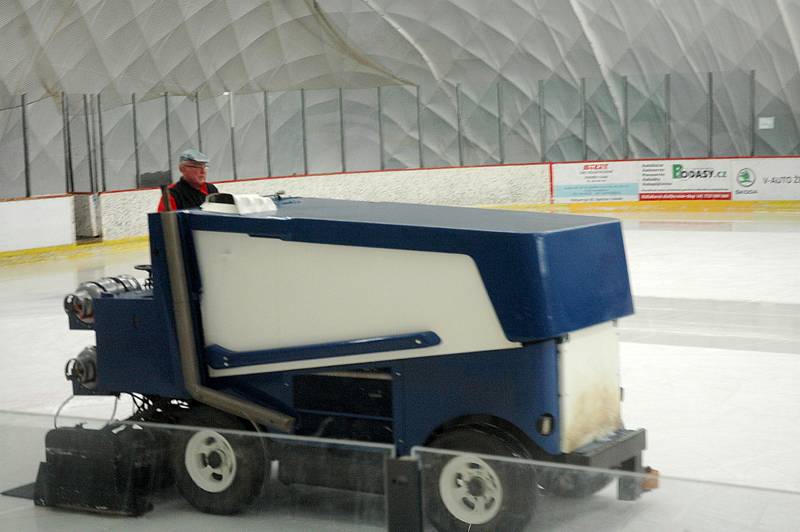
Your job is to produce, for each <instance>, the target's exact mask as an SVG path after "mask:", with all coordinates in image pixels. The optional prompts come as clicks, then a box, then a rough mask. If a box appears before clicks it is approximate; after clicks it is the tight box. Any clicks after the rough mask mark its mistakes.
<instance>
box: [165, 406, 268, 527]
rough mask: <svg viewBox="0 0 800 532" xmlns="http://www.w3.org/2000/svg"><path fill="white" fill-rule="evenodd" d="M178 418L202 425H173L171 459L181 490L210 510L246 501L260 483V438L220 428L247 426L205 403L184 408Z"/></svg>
mask: <svg viewBox="0 0 800 532" xmlns="http://www.w3.org/2000/svg"><path fill="white" fill-rule="evenodd" d="M181 424H183V425H191V426H196V427H207V428H202V429H200V430H179V431H176V437H175V438H174V445H173V450H172V463H173V469H174V472H175V483H176V485H177V487H178V490H179V491H180V492H181V495H183V497H184V498H185V499H186V500H187V501H188V502H189V503H190V504H191V505H192V506H194V507H195V508H197V509H198V510H200V511H202V512H206V513H211V514H219V515H230V514H235V513H239V512H241V511H242V510H244V509H245V508H247V507H248V506H250V504H252V503H253V501H254V500H255V499H256V498H257V497H258V496H259V495H260V494H261V488H262V486H263V484H264V475H265V464H266V457H265V453H264V449H263V448H262V445H261V441H260V439H259V438H256V437H248V436H243V435H237V434H231V433H230V432H227V431H225V430H220V429H233V430H246V429H247V428H248V427H247V426H246V425H245V423H244V422H243V421H241V420H239V419H238V418H235V417H233V416H229V415H227V414H224V413H222V412H219V411H216V410H213V409H211V408H205V407H199V408H195V409H193V410H190V411H189V412H188V413H187V414H186V415H185V416H184V417H182V419H181Z"/></svg>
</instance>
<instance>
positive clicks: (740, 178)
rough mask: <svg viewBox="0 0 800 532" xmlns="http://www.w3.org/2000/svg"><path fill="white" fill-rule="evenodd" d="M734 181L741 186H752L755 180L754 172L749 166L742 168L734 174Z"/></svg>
mask: <svg viewBox="0 0 800 532" xmlns="http://www.w3.org/2000/svg"><path fill="white" fill-rule="evenodd" d="M736 182H737V183H739V186H741V187H752V186H753V183H755V182H756V173H755V172H753V171H752V170H751V169H749V168H742V169H741V170H739V172H738V173H737V174H736Z"/></svg>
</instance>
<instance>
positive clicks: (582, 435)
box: [37, 194, 645, 531]
mask: <svg viewBox="0 0 800 532" xmlns="http://www.w3.org/2000/svg"><path fill="white" fill-rule="evenodd" d="M149 226H150V251H151V259H152V265H151V266H145V267H144V268H145V269H147V270H149V271H150V277H149V278H148V279H147V281H144V282H139V281H137V280H136V279H135V278H134V277H131V276H120V277H115V278H104V279H101V280H98V281H96V282H93V283H83V284H82V285H81V286H80V287H79V289H78V290H77V291H76V292H74V293H72V294H70V295H69V296H67V298H66V300H65V307H66V310H67V313H68V315H69V319H70V324H71V326H72V328H76V329H86V328H90V329H94V331H95V334H96V340H97V345H96V347H90V348H87V349H85V350H84V351H83V352H82V353H81V354H80V355H79V356H78V357H77V358H75V359H73V360H72V361H71V362H70V363H69V364H68V367H67V375H68V378H70V379H71V380H73V381H74V382H73V386H74V390H75V393H76V394H101V395H118V394H123V393H128V394H133V395H134V397H136V398H137V404H138V405H139V406H140V408H139V411H138V412H136V414H135V415H134V417H133V418H132V419H133V420H135V421H141V422H144V421H153V422H158V423H169V424H176V425H186V426H193V427H197V426H201V427H210V428H221V429H222V428H224V429H240V430H254V427H256V426H257V427H258V428H259V430H263V431H267V432H273V433H286V434H295V435H301V436H302V435H310V436H316V437H319V438H330V439H346V440H357V441H366V442H381V443H389V444H393V445H394V446H395V448H396V451H397V454H398V455H399V456H403V455H406V454H408V453H409V451H410V449H411V448H412V447H413V446H426V447H432V448H443V449H450V450H456V451H464V452H472V453H481V454H490V455H502V456H512V457H520V458H530V459H534V460H546V461H552V462H561V463H567V464H577V465H585V466H595V467H600V468H616V469H622V470H626V471H634V472H635V471H641V470H642V469H643V467H642V464H641V453H642V450H643V449H644V448H645V432H644V430H642V429H638V430H631V429H626V428H625V427H624V425H623V422H622V419H621V416H620V400H621V387H620V380H619V370H620V367H619V353H618V342H617V333H616V330H615V320H617V319H618V318H620V317H622V316H626V315H628V314H631V313H632V312H633V306H632V301H631V293H630V287H629V282H628V271H627V266H626V261H625V251H624V247H623V240H622V232H621V227H620V223H619V222H618V221H617V220H613V219H608V218H598V217H586V216H573V215H559V214H542V213H531V212H514V211H502V210H484V209H472V208H453V207H439V206H426V205H408V204H397V203H370V202H358V201H337V200H327V199H311V198H291V197H280V196H277V195H276V196H270V197H260V196H250V197H245V196H231V195H228V194H219V195H213V196H212V197H210V198H209V200H208V201H207V202H206V204H205V205H204V206H203V208H202V209H200V210H191V211H177V212H166V213H160V214H151V215H149ZM157 432H158V431H148V430H145V431H142V430H133V429H129V430H120V429H119V427H116V428H114V427H112V428H110V429H106V430H99V431H98V430H89V429H85V428H81V427H75V428H60V429H56V430H54V431H52V432H51V433H50V434H49V435H48V441H47V452H48V456H47V462H44V463H43V464H42V466H41V469H40V473H39V481H38V483H37V500H38V502H39V504H45V505H47V504H51V505H61V506H70V507H77V508H84V509H89V510H98V509H103V510H105V511H115V512H117V513H123V514H138V513H142V512H143V511H146V509H147V507H148V506H147V504H146V501H145V502H143V500H145V499H146V495H147V491H148V490H149V489H151V488H152V486H151V485H152V484H158V483H159V482H162V483H164V482H167V481H168V480H170V479H174V481H175V482H176V483H177V486H178V488H179V490H180V492H181V493H182V494H183V495H184V496H185V497H186V499H188V501H189V502H190V503H191V504H192V505H194V506H195V507H197V508H198V509H200V510H203V511H206V512H212V513H221V514H228V513H235V512H238V511H240V510H242V509H243V508H245V507H246V506H247V505H248V504H249V503H251V502H252V501H253V500H254V498H255V497H256V496H258V495H259V493H260V492H261V490H262V487H263V486H262V485H263V484H264V481H265V477H266V476H267V474H268V470H269V464H270V462H273V461H278V462H279V463H280V467H279V471H280V476H281V480H283V481H284V482H288V483H291V482H302V483H306V484H318V485H323V486H333V487H337V488H353V487H357V488H358V489H361V490H366V491H374V492H382V490H383V489H384V487H383V485H382V483H381V481H380V478H381V475H380V474H378V475H376V474H374V473H371V472H369V471H368V470H369V468H370V467H373V466H374V467H375V468H378V469H379V468H381V467H382V464H381V463H376V464H369V463H364V464H363V467H364V471H365V477H366V478H367V479H368V480H367V481H364V480H363V479H361V480H359V481H358V482H357V483H353V484H352V485H351V484H350V482H351V477H350V476H347V475H341V474H335V471H336V470H337V467H336V463H335V461H336V460H345V459H347V457H342V456H338V455H337V456H326V457H324V458H323V459H317V458H315V457H314V452H315V449H314V448H313V446H311V447H309V448H308V449H307V450H304V451H298V448H297V447H296V446H295V447H292V448H291V449H288V448H284V447H282V446H281V445H280V444H279V443H278V442H277V441H276V442H266V444H264V445H257V446H253V445H248V444H246V443H243V442H242V441H240V440H239V439H236V438H234V437H231V436H226V435H225V434H224V433H222V432H216V431H214V430H210V429H206V430H204V431H201V432H196V431H189V430H186V431H176V432H178V434H180V435H179V436H175V435H172V436H168V437H165V436H163V435H159V434H158V433H157ZM140 433H141V434H140ZM198 435H200V436H198ZM197 437H201V438H203V442H201V443H200V444H198V441H197ZM250 439H256V438H250ZM175 440H178V441H175ZM109 441H111V443H109ZM98 442H101V443H98ZM75 447H78V448H81V449H82V450H83V454H82V456H88V457H89V458H87V461H88V462H91V464H92V465H91V467H90V466H88V465H86V464H83V465H81V464H80V463H78V464H72V465H70V464H65V463H62V462H63V461H65V460H67V459H68V458H65V457H68V456H72V458H71V459H73V460H79V458H76V457H75V454H76V453H72V454H71V455H70V453H69V452H62V451H64V450H70V449H72V448H75ZM237 447H238V448H237ZM99 448H102V452H101V451H93V450H92V449H95V450H96V449H99ZM109 449H111V450H109ZM114 449H116V451H115V452H116V454H114V452H112V450H114ZM129 449H134V450H136V451H135V452H133V451H131V452H129V451H128V450H129ZM92 452H95V456H92ZM103 453H105V454H103ZM77 454H80V453H77ZM108 454H112V455H114V456H115V458H114V463H115V464H117V467H119V464H124V463H126V460H128V459H127V458H126V455H127V454H134V455H135V456H133V457H132V458H130V459H129V461H131V462H132V463H133V464H134V465H133V466H131V467H130V468H128V472H127V473H125V474H127V475H129V476H131V477H134V478H130V479H128V480H127V481H126V482H120V481H119V476H120V475H121V474H122V473H120V472H117V473H116V475H117V477H116V478H117V481H116V484H115V485H117V486H118V487H119V486H122V487H121V488H119V491H120V492H121V493H119V501H116V502H115V500H104V501H103V504H98V503H97V501H96V500H94V499H96V498H97V497H98V496H99V494H97V493H88V494H87V493H78V492H80V490H73V491H69V490H64V489H61V487H63V486H61V484H63V483H65V482H69V481H73V482H74V481H75V480H74V479H75V478H76V477H79V476H80V475H81V473H80V471H82V470H85V469H92V468H95V469H96V468H100V467H105V468H108V467H110V466H109V465H108V464H107V463H105V464H104V463H103V462H104V461H105V462H107V460H105V458H101V457H100V455H102V456H106V455H108ZM195 455H196V456H195ZM445 456H447V455H445ZM453 460H455V458H453ZM443 461H444V462H445V463H442V464H441V467H440V470H439V471H435V472H428V473H429V474H428V476H429V477H432V478H434V479H435V481H436V489H435V490H434V492H435V493H436V494H437V496H436V497H433V499H434V500H428V501H426V505H427V513H428V515H429V516H430V517H431V520H432V521H433V523H434V524H435V526H436V527H437V528H439V529H442V530H448V529H451V528H453V529H461V528H463V526H464V525H465V523H466V524H468V525H472V529H471V530H472V531H481V530H516V529H521V528H522V527H524V526H525V523H526V522H527V521H528V520H529V519H530V517H531V515H532V512H533V511H534V508H535V497H536V496H537V493H542V492H547V493H550V494H554V495H562V496H572V497H577V496H584V495H590V494H591V493H593V492H595V491H598V490H599V489H602V488H603V487H605V486H606V485H607V484H608V483H609V482H611V480H612V478H611V477H610V476H608V475H603V474H599V473H598V474H595V475H588V476H587V475H583V476H580V475H575V474H574V473H571V472H570V471H568V470H563V472H561V473H557V472H549V473H539V474H538V475H537V473H536V472H535V471H534V470H533V469H531V470H530V472H529V474H527V475H525V478H520V477H519V475H516V476H514V477H513V478H512V477H511V475H510V474H507V473H506V472H504V470H503V469H502V468H499V467H498V468H496V470H495V469H492V466H490V465H488V463H487V462H486V461H480V460H479V461H473V462H472V463H465V465H463V468H467V469H470V468H471V469H472V470H474V468H476V467H478V466H476V464H479V465H480V467H485V468H488V469H489V471H486V472H482V473H480V474H478V473H474V472H472V473H470V471H468V470H465V471H461V470H460V469H459V466H458V464H456V465H454V466H453V465H451V466H448V463H447V460H446V459H444V460H443ZM237 462H238V463H237ZM231 464H234V465H235V466H236V467H230V466H231ZM70 468H72V469H70ZM137 468H138V469H137ZM309 470H310V471H309ZM142 471H144V472H142ZM153 471H155V472H156V473H158V472H162V473H163V474H160V475H159V474H155V475H154V474H152V472H153ZM559 471H561V470H559ZM94 473H96V471H95V472H94ZM94 473H93V474H94ZM137 474H139V475H140V476H142V475H143V476H144V477H146V478H149V479H151V480H149V481H146V482H144V483H143V482H142V481H141V478H138V477H136V475H137ZM148 475H149V476H148ZM443 475H452V476H453V478H452V479H447V478H442V476H443ZM112 476H113V475H112ZM65 477H69V478H70V479H71V480H67V479H65ZM126 478H127V477H126ZM370 478H372V479H378V480H376V481H374V482H370V481H369V479H370ZM465 478H469V483H470V484H469V486H468V490H467V491H468V492H469V496H468V497H466V496H465V497H464V498H463V500H462V499H459V496H458V493H460V492H458V490H462V491H463V490H465V489H467V488H465V487H464V486H462V485H461V484H463V483H464V482H466V481H465V480H464V479H465ZM490 481H491V482H493V483H497V484H499V488H498V486H493V487H492V489H493V490H494V491H493V492H492V493H494V494H495V495H496V497H499V496H500V495H499V494H502V493H505V497H504V498H503V500H499V499H497V498H495V499H494V500H489V499H488V498H487V497H485V496H484V497H483V499H481V494H482V493H486V491H487V489H488V487H487V486H482V485H481V483H485V482H490ZM459 482H461V484H459ZM125 486H129V489H128V491H127V492H125V490H126V489H127V488H125ZM143 486H144V487H143ZM448 486H452V488H448ZM102 489H103V490H104V493H103V494H102V495H103V497H106V498H109V497H111V496H112V495H113V494H111V495H110V494H109V493H108V491H109V489H108V487H107V486H103V487H102ZM448 489H452V490H455V492H456V493H455V495H454V494H453V493H449V494H448V493H446V491H447V490H448ZM136 490H139V491H136ZM84 491H86V490H84ZM641 491H642V487H641V486H640V485H639V484H638V483H634V482H623V481H620V482H619V497H620V498H622V499H635V498H637V497H638V496H639V494H640V493H641ZM132 492H136V493H138V494H139V495H141V496H140V497H133V496H131V493H132ZM465 493H466V492H465ZM65 494H66V495H65ZM476 494H477V495H476ZM495 495H493V496H495ZM477 500H482V501H483V503H485V505H486V506H487V507H486V508H483V509H482V511H477V512H476V511H474V510H475V508H472V507H471V506H470V505H472V506H474V504H475V501H477ZM120 501H121V502H120ZM470 501H472V502H470ZM459 505H465V506H464V507H460V506H459ZM489 506H491V508H490V507H489ZM98 507H102V508H98ZM473 514H475V515H476V518H475V520H474V521H473V522H469V521H470V519H471V518H470V515H473Z"/></svg>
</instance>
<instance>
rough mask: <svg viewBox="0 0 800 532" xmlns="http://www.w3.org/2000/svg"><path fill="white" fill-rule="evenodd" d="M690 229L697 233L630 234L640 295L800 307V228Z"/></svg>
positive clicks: (627, 238)
mask: <svg viewBox="0 0 800 532" xmlns="http://www.w3.org/2000/svg"><path fill="white" fill-rule="evenodd" d="M669 226H674V224H670V225H669ZM626 227H627V226H626ZM688 227H691V228H692V229H695V228H696V230H682V231H674V230H667V231H659V230H626V231H625V246H626V254H627V256H628V268H629V273H630V277H631V287H632V290H633V294H634V296H659V297H687V298H692V299H728V300H734V301H769V302H772V303H800V225H798V229H797V230H796V231H794V232H789V231H782V232H768V229H769V226H768V225H766V224H759V225H758V227H759V229H761V230H760V231H757V232H751V231H728V230H725V229H727V228H728V227H730V226H729V225H725V226H722V228H723V229H724V230H717V231H714V230H703V229H704V227H708V228H709V229H713V228H715V227H716V228H719V226H718V225H714V224H712V223H707V224H705V225H704V224H699V223H695V224H692V225H691V226H687V228H688ZM745 227H746V226H745Z"/></svg>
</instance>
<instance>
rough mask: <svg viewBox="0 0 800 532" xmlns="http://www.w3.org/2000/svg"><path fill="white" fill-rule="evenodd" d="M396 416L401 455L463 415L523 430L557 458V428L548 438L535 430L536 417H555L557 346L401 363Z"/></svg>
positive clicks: (547, 344)
mask: <svg viewBox="0 0 800 532" xmlns="http://www.w3.org/2000/svg"><path fill="white" fill-rule="evenodd" d="M394 367H396V368H398V370H397V373H399V375H397V376H396V377H395V390H396V391H395V394H394V396H395V398H397V399H398V400H396V401H395V404H394V409H395V412H394V417H395V420H396V427H395V430H396V438H395V440H396V441H395V443H396V445H397V449H398V453H399V454H401V455H402V454H407V453H408V451H409V450H410V449H411V447H413V446H414V445H422V444H424V443H425V441H426V439H427V438H428V437H429V436H430V434H431V433H432V432H433V431H434V430H435V429H436V428H438V427H439V426H440V425H442V424H443V423H445V422H448V421H451V420H454V419H458V418H462V417H464V416H476V415H487V416H492V417H496V418H500V419H502V420H504V421H507V422H509V423H510V424H512V425H515V426H516V427H517V428H519V429H520V430H522V432H524V433H525V434H526V435H527V436H528V437H529V438H531V440H533V442H534V443H536V444H537V445H538V446H539V447H540V448H541V449H542V450H544V451H545V452H547V453H550V454H553V455H558V454H559V453H560V448H559V444H560V440H561V434H560V431H559V430H558V426H559V423H555V424H554V428H555V430H554V431H553V432H552V433H551V434H549V435H548V436H542V435H541V434H539V433H538V432H537V431H536V421H537V419H538V418H539V416H541V415H544V414H550V415H552V416H553V418H554V419H556V420H558V418H559V414H560V412H559V402H558V398H559V394H558V366H557V352H556V346H555V342H554V341H552V340H550V341H545V342H538V343H535V344H531V345H528V346H525V347H524V348H522V349H510V350H503V351H487V352H481V353H468V354H459V355H451V356H441V357H430V358H413V359H407V360H404V361H400V362H399V363H397V364H396V365H395V366H394Z"/></svg>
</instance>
